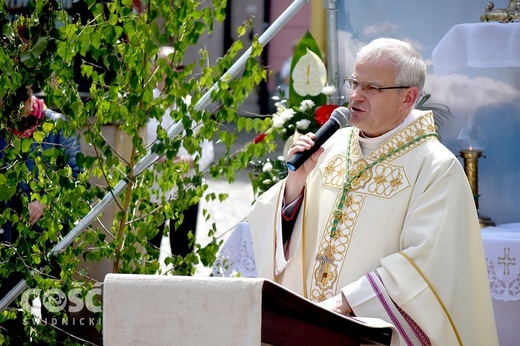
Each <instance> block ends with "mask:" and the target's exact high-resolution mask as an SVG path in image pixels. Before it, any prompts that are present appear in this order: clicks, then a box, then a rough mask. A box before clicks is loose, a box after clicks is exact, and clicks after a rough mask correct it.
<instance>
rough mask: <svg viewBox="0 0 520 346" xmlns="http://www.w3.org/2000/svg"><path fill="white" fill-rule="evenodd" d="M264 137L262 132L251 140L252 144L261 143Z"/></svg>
mask: <svg viewBox="0 0 520 346" xmlns="http://www.w3.org/2000/svg"><path fill="white" fill-rule="evenodd" d="M265 136H266V134H265V132H262V133H261V134H259V135H258V136H256V137H255V139H254V140H253V144H257V143H260V142H261V141H263V140H264V138H265Z"/></svg>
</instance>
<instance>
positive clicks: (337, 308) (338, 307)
mask: <svg viewBox="0 0 520 346" xmlns="http://www.w3.org/2000/svg"><path fill="white" fill-rule="evenodd" d="M318 305H320V306H321V307H322V308H324V309H327V310H332V311H334V312H337V313H339V314H342V315H347V316H350V315H352V308H351V307H350V304H349V303H348V301H347V298H345V296H344V295H343V293H340V294H338V295H337V296H334V297H332V298H330V299H327V300H324V301H322V302H320V303H318Z"/></svg>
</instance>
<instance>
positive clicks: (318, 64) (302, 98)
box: [272, 32, 339, 140]
mask: <svg viewBox="0 0 520 346" xmlns="http://www.w3.org/2000/svg"><path fill="white" fill-rule="evenodd" d="M335 94H336V87H335V86H333V85H329V84H327V68H326V66H325V63H324V62H323V59H322V57H321V52H320V49H319V46H318V44H317V42H316V40H315V39H314V37H312V35H311V34H310V33H309V32H307V33H306V34H305V35H304V36H303V37H302V39H301V40H300V41H299V43H298V44H297V45H296V48H295V50H294V54H293V57H292V62H291V72H290V78H289V95H288V98H287V97H286V95H280V96H274V97H273V99H275V101H277V102H276V103H275V107H276V112H275V113H274V114H273V115H272V120H273V122H272V126H273V127H274V128H279V129H281V131H280V134H281V136H282V139H284V140H288V139H290V138H291V137H292V136H294V135H296V136H298V135H299V134H300V133H307V132H316V131H317V130H318V129H319V128H320V127H321V126H322V125H323V124H325V123H326V122H327V120H328V119H329V117H330V115H331V114H332V111H333V110H334V109H335V108H337V107H339V105H337V104H332V103H330V99H331V97H332V96H334V95H335Z"/></svg>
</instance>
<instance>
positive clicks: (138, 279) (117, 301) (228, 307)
mask: <svg viewBox="0 0 520 346" xmlns="http://www.w3.org/2000/svg"><path fill="white" fill-rule="evenodd" d="M392 330H393V328H392V326H390V325H389V324H387V323H385V322H383V321H381V320H378V319H358V318H349V317H345V316H342V315H339V314H336V313H334V312H331V311H329V310H326V309H323V308H321V307H320V306H318V305H317V304H314V303H313V302H311V301H309V300H307V299H305V298H303V297H301V296H299V295H297V294H295V293H294V292H291V291H289V290H288V289H286V288H284V287H282V286H280V285H278V284H276V283H274V282H272V281H269V280H265V279H257V278H213V277H186V276H159V275H131V274H108V275H107V276H106V278H105V282H104V286H103V344H104V345H107V346H111V345H143V344H150V345H226V346H227V345H240V346H242V345H260V344H267V345H323V344H327V345H390V341H391V337H392Z"/></svg>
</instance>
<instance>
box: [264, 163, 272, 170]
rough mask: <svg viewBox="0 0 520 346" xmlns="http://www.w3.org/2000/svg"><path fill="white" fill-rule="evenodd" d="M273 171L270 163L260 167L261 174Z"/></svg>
mask: <svg viewBox="0 0 520 346" xmlns="http://www.w3.org/2000/svg"><path fill="white" fill-rule="evenodd" d="M272 170H273V165H272V164H271V162H266V163H265V164H264V166H263V167H262V172H270V171H272Z"/></svg>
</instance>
